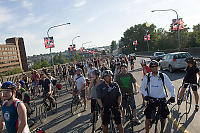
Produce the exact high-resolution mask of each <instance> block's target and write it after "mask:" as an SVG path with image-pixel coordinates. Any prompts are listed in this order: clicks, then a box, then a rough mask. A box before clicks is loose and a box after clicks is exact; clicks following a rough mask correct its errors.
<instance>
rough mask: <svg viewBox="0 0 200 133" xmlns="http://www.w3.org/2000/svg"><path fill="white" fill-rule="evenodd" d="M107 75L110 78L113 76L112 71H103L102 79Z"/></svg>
mask: <svg viewBox="0 0 200 133" xmlns="http://www.w3.org/2000/svg"><path fill="white" fill-rule="evenodd" d="M107 75H110V76H113V73H112V71H111V70H105V71H104V72H103V75H102V76H103V78H104V77H105V76H107Z"/></svg>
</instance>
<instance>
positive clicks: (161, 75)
mask: <svg viewBox="0 0 200 133" xmlns="http://www.w3.org/2000/svg"><path fill="white" fill-rule="evenodd" d="M159 76H160V78H161V80H162V82H163V87H164V89H165V94H166V96H167V97H168V95H167V91H166V87H165V82H164V76H163V74H162V73H160V72H159ZM149 82H150V73H148V75H147V94H148V96H149Z"/></svg>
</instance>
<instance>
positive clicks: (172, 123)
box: [31, 57, 200, 133]
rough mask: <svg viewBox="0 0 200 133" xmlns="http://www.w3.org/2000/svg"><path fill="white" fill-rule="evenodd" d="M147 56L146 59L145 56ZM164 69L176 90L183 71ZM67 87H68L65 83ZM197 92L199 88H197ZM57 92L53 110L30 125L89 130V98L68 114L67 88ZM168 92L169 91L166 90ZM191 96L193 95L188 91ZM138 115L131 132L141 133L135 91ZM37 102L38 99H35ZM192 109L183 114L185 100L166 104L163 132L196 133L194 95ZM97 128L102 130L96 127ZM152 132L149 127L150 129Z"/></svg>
mask: <svg viewBox="0 0 200 133" xmlns="http://www.w3.org/2000/svg"><path fill="white" fill-rule="evenodd" d="M140 59H141V57H138V58H137V60H136V63H135V70H134V71H130V72H131V73H132V74H133V76H134V77H135V78H136V79H137V84H138V90H139V86H140V84H141V79H142V68H141V66H140V64H139V60H140ZM147 60H149V59H147ZM163 72H164V73H166V74H167V75H168V76H169V78H170V79H171V80H172V82H173V84H174V86H175V90H176V94H177V90H178V88H179V87H180V85H181V83H182V80H183V77H184V75H185V72H184V71H175V72H174V73H169V72H168V71H163ZM68 89H70V88H69V87H68ZM198 92H199V90H198ZM60 94H61V96H60V97H59V98H58V99H57V103H58V109H57V112H56V113H53V112H52V111H50V112H48V117H47V119H46V120H45V122H44V123H40V122H39V121H38V122H37V123H36V124H35V125H34V126H33V127H32V128H31V130H32V129H34V128H37V127H41V128H43V129H45V131H46V132H47V133H90V132H91V129H92V128H91V123H90V101H88V102H87V104H88V107H87V110H86V111H83V108H80V109H79V110H78V111H77V112H76V114H75V115H71V114H70V103H71V100H72V98H71V91H66V89H64V90H62V91H61V92H60ZM168 95H169V96H170V93H169V92H168ZM192 96H193V95H192ZM135 100H136V105H137V112H138V117H139V119H140V120H141V122H142V123H141V124H140V125H135V127H134V132H135V133H144V132H145V130H144V123H145V117H144V115H143V111H144V108H142V106H141V104H142V98H141V95H140V94H138V95H136V96H135ZM38 102H40V101H39V100H38ZM192 102H193V103H192V109H191V111H190V113H189V114H188V115H187V116H186V114H184V113H185V104H184V103H183V104H182V106H181V108H180V111H179V112H178V111H177V105H176V104H172V105H169V108H170V112H171V114H170V116H169V118H168V119H167V123H166V128H165V133H183V132H185V133H198V132H200V131H198V126H199V125H200V122H199V118H200V114H199V112H195V111H194V105H195V104H194V96H193V101H192ZM100 125H101V121H100V120H99V121H98V124H97V126H98V127H100ZM124 127H125V133H129V132H130V127H129V122H128V121H127V122H126V123H125V124H124ZM98 132H102V131H101V130H98V131H97V133H98ZM151 132H153V128H152V129H151Z"/></svg>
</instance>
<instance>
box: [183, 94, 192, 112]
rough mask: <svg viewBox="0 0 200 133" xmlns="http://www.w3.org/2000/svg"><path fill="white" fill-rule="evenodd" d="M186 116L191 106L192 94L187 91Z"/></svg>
mask: <svg viewBox="0 0 200 133" xmlns="http://www.w3.org/2000/svg"><path fill="white" fill-rule="evenodd" d="M185 102H186V105H185V107H186V114H189V113H190V109H191V105H192V94H191V91H190V90H187V91H186V100H185Z"/></svg>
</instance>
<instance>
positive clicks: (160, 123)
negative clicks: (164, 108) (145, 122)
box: [154, 119, 164, 133]
mask: <svg viewBox="0 0 200 133" xmlns="http://www.w3.org/2000/svg"><path fill="white" fill-rule="evenodd" d="M163 130H164V120H163V119H160V120H156V121H155V129H154V133H163Z"/></svg>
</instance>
